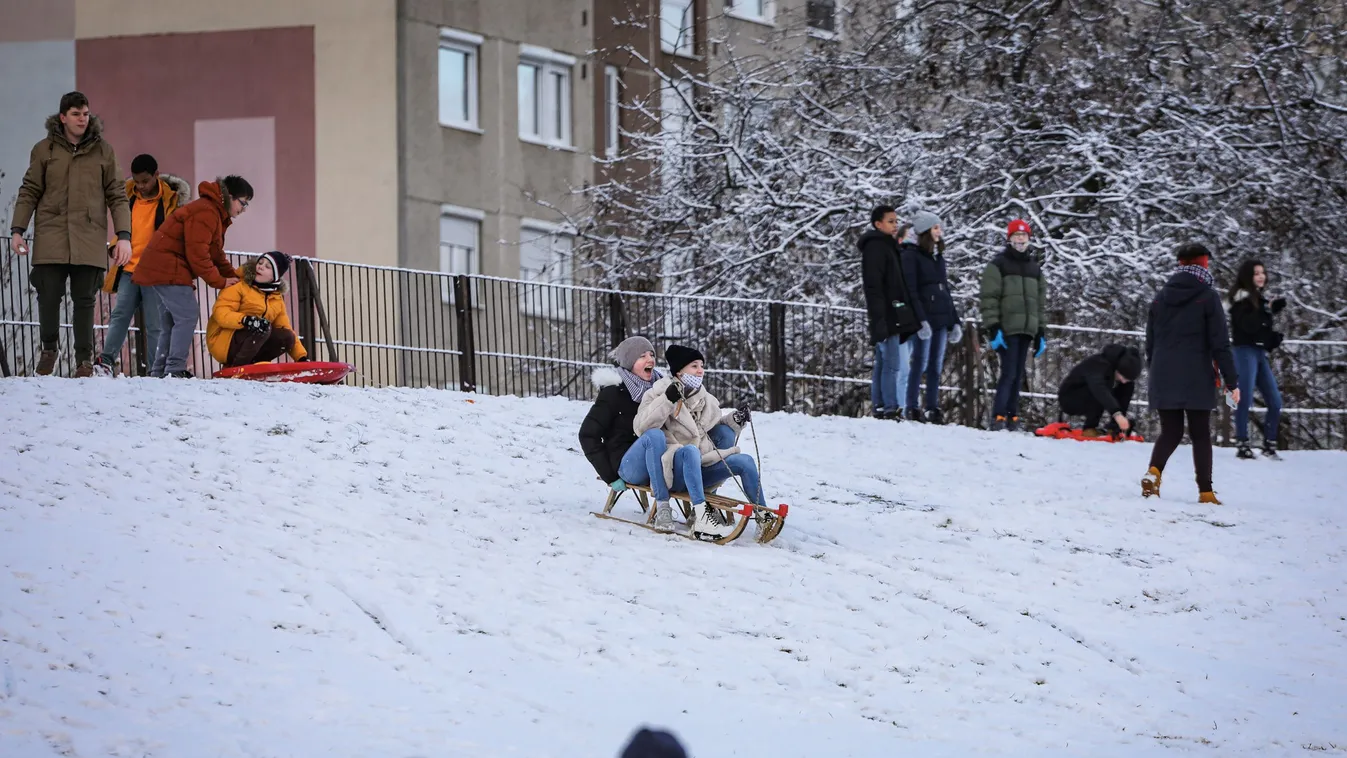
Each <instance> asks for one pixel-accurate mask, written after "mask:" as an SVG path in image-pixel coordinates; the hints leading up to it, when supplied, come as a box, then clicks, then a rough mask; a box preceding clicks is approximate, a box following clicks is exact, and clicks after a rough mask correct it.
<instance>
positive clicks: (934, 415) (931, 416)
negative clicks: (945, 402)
mask: <svg viewBox="0 0 1347 758" xmlns="http://www.w3.org/2000/svg"><path fill="white" fill-rule="evenodd" d="M926 423H928V424H943V423H945V421H944V415H943V414H941V413H940V409H939V408H931V409H930V410H928V411H926Z"/></svg>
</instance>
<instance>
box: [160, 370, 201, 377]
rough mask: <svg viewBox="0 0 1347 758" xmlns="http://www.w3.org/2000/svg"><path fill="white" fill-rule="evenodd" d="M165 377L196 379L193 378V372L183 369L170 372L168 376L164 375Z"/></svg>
mask: <svg viewBox="0 0 1347 758" xmlns="http://www.w3.org/2000/svg"><path fill="white" fill-rule="evenodd" d="M164 376H166V377H168V378H169V379H192V378H194V377H193V376H192V372H191V371H188V370H187V369H183V370H182V371H172V372H169V373H167V374H164Z"/></svg>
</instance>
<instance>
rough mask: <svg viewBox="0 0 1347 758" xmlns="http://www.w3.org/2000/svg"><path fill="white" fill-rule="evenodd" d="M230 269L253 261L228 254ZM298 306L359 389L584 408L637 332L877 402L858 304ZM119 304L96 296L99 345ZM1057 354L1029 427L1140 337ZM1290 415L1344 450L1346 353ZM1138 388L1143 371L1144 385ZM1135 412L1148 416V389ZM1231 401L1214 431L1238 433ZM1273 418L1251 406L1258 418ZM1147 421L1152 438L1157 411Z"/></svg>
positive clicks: (340, 294)
mask: <svg viewBox="0 0 1347 758" xmlns="http://www.w3.org/2000/svg"><path fill="white" fill-rule="evenodd" d="M0 245H3V249H0V363H3V364H4V365H0V369H3V370H4V371H5V373H6V374H8V373H16V374H19V375H28V374H31V373H32V371H33V367H34V366H35V364H36V359H37V355H38V353H39V352H40V345H39V344H38V342H39V340H38V334H37V316H36V313H37V309H36V298H35V296H34V294H33V293H32V290H31V288H30V287H29V286H28V283H27V282H28V278H27V277H28V261H29V259H28V258H26V257H19V256H14V255H11V254H9V250H8V241H7V240H5V241H3V242H0ZM230 256H231V258H232V260H233V261H234V262H235V264H236V265H241V264H242V262H243V261H244V260H246V259H247V258H248V257H249V256H248V255H247V254H241V253H231V254H230ZM288 277H289V281H288V284H289V288H288V289H289V292H288V294H287V306H288V308H290V313H291V320H292V321H293V322H294V323H295V326H296V328H297V329H298V330H299V333H300V337H301V339H303V340H304V343H305V345H306V346H307V347H308V348H309V350H310V353H311V354H312V355H313V357H314V358H315V359H328V360H342V361H346V362H349V363H352V364H354V365H355V366H356V371H355V372H353V373H352V374H351V375H349V376H348V377H347V379H346V380H345V381H346V383H347V384H352V385H359V386H402V387H439V388H449V389H458V390H463V391H469V392H482V393H487V394H495V395H506V394H512V395H542V396H553V395H560V396H564V397H568V398H572V399H588V398H590V397H592V396H593V394H594V389H593V387H592V386H591V384H590V374H591V372H592V371H593V369H594V368H596V367H599V366H605V365H608V361H607V358H606V356H607V353H608V351H609V350H610V349H611V347H612V346H613V345H614V344H616V343H617V342H618V341H620V340H622V339H623V338H625V337H626V336H629V335H633V334H640V335H643V336H646V337H648V338H650V340H651V341H652V342H653V343H654V344H655V346H656V348H657V349H658V350H660V351H661V352H662V351H663V349H664V348H665V347H667V346H668V345H669V344H671V343H675V342H681V343H687V344H692V345H695V346H697V347H698V348H699V349H701V350H702V352H703V353H705V354H706V357H707V362H708V365H709V368H710V369H711V372H710V373H709V374H708V378H707V382H708V388H709V389H710V390H711V391H712V392H714V393H715V394H717V395H718V396H720V397H722V398H723V399H726V400H729V401H731V402H737V401H738V400H740V399H743V398H749V399H751V400H752V402H754V404H755V405H756V406H757V407H761V408H766V409H769V410H774V411H790V412H799V413H808V414H813V415H820V414H838V415H848V416H859V415H864V414H867V413H868V412H869V410H870V379H869V377H870V370H871V367H872V365H873V364H872V360H873V355H872V348H871V346H870V344H869V340H868V335H867V329H866V315H865V312H864V310H863V309H861V308H851V307H841V306H824V305H815V304H809V303H785V302H770V301H765V300H745V299H726V298H716V297H688V296H679V295H670V294H663V293H650V292H620V291H615V290H607V289H598V288H592V287H581V286H572V285H562V284H548V283H538V282H529V281H519V280H513V279H501V278H494V277H488V276H476V275H456V274H447V273H440V272H433V271H416V270H410V269H400V268H389V267H379V266H369V265H362V264H353V263H340V262H335V261H327V260H320V259H302V258H301V259H296V260H295V265H294V266H293V267H292V268H291V271H290V273H289V275H288ZM198 292H199V293H200V295H201V321H200V324H199V326H198V344H197V345H196V346H195V347H194V349H193V351H192V358H191V360H192V364H191V367H192V370H193V371H194V372H195V373H196V374H197V375H198V376H209V375H210V374H211V373H213V372H214V371H215V370H217V369H218V364H216V363H215V362H214V361H213V360H212V359H211V357H210V355H209V353H208V352H207V351H206V349H205V346H204V333H205V325H206V321H207V319H208V318H209V315H210V309H211V308H212V307H213V305H214V302H215V297H216V294H217V293H216V291H215V290H213V289H211V288H210V287H208V286H206V285H205V284H204V283H198ZM114 303H115V295H106V294H100V297H99V301H98V311H97V318H96V324H97V326H96V327H95V328H96V337H95V342H96V346H97V347H98V348H99V349H101V347H102V335H103V333H104V331H105V329H106V327H105V325H106V323H107V319H108V315H109V314H110V313H111V308H112V306H113V304H114ZM69 324H70V319H69V302H68V300H67V303H66V310H65V311H63V319H62V348H63V349H62V359H63V360H62V362H61V364H60V366H59V368H58V373H61V374H63V375H70V374H71V373H73V370H74V365H73V356H72V355H71V348H70V346H71V340H70V337H71V328H70V326H69ZM976 326H977V325H976V324H974V323H971V322H970V323H968V324H966V325H965V329H964V331H965V337H964V339H963V340H962V341H961V342H960V343H958V344H955V345H951V346H949V348H948V350H947V352H946V360H945V370H944V379H943V381H942V389H941V393H940V394H941V406H942V409H943V410H944V413H945V417H946V419H948V420H950V421H951V422H954V423H960V424H964V425H968V426H983V425H985V423H986V421H987V417H988V414H989V411H990V409H989V406H990V402H991V396H992V393H993V388H994V385H995V381H996V370H997V369H996V360H997V359H996V357H995V355H994V354H993V353H990V352H989V351H987V350H985V349H984V348H983V347H982V346H981V345H980V344H979V343H978V340H977V339H975V337H974V335H975V334H976ZM1047 333H1048V339H1049V349H1048V351H1047V352H1046V353H1045V354H1044V356H1043V357H1042V358H1037V359H1034V358H1031V359H1030V362H1029V369H1028V372H1027V376H1026V378H1025V386H1024V393H1025V394H1024V396H1023V397H1024V402H1023V403H1022V410H1021V415H1022V417H1023V418H1024V420H1025V421H1026V422H1027V423H1029V424H1041V423H1044V422H1047V421H1054V420H1057V407H1056V387H1057V383H1058V382H1059V381H1060V380H1061V378H1062V377H1063V376H1065V375H1066V373H1067V371H1069V370H1070V368H1071V367H1072V366H1073V365H1075V363H1076V362H1078V361H1080V360H1082V359H1084V358H1085V357H1087V356H1088V355H1090V354H1091V353H1093V352H1096V351H1098V350H1099V349H1100V348H1101V347H1102V346H1103V345H1104V344H1106V343H1108V342H1122V343H1124V344H1133V345H1136V346H1138V347H1140V346H1141V342H1142V335H1141V334H1140V333H1138V332H1129V331H1117V330H1101V329H1091V328H1086V327H1078V326H1050V327H1048V330H1047ZM138 334H139V328H138V325H137V326H136V328H133V330H132V333H131V335H132V336H131V338H129V339H128V340H127V342H128V345H127V346H126V347H123V349H122V351H121V366H122V372H123V373H126V374H128V375H140V374H143V373H144V362H145V351H144V348H143V347H142V346H139V345H138V343H137V339H136V337H137V335H138ZM1273 363H1274V369H1275V371H1276V373H1277V377H1278V380H1279V382H1280V385H1281V391H1282V395H1283V399H1284V405H1285V408H1284V410H1283V416H1282V428H1283V431H1282V433H1281V434H1280V435H1279V437H1280V442H1281V443H1282V444H1283V445H1284V446H1287V447H1298V448H1320V449H1322V448H1347V343H1344V342H1322V341H1294V340H1292V341H1288V342H1286V343H1284V345H1283V348H1282V349H1280V350H1278V351H1276V352H1275V353H1274V354H1273ZM1143 379H1144V377H1143ZM1139 390H1140V392H1139V393H1138V395H1139V396H1138V398H1137V399H1136V401H1135V405H1134V408H1135V409H1138V410H1140V409H1142V408H1144V407H1145V397H1144V395H1145V387H1144V381H1143V386H1142V387H1140V388H1139ZM1220 407H1221V408H1222V414H1221V420H1220V429H1219V431H1218V438H1219V439H1220V440H1221V441H1222V442H1229V441H1230V440H1231V439H1232V438H1233V421H1232V419H1231V418H1230V417H1231V414H1230V412H1229V411H1228V410H1227V409H1225V406H1224V405H1221V406H1220ZM1261 414H1262V411H1261V409H1260V408H1259V407H1257V406H1255V409H1254V415H1255V418H1259V417H1261ZM1137 415H1138V416H1139V417H1140V428H1141V431H1142V432H1143V433H1144V434H1147V435H1148V436H1149V435H1150V434H1151V433H1153V432H1154V429H1153V428H1151V426H1150V425H1151V424H1152V423H1153V421H1152V420H1151V419H1150V418H1149V414H1144V413H1138V414H1137Z"/></svg>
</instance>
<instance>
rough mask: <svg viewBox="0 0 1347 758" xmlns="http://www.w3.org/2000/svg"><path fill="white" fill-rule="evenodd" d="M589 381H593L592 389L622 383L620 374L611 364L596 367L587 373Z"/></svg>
mask: <svg viewBox="0 0 1347 758" xmlns="http://www.w3.org/2000/svg"><path fill="white" fill-rule="evenodd" d="M589 381H591V382H593V383H594V389H598V390H601V389H603V388H604V387H612V386H615V385H618V384H621V383H622V375H621V374H619V373H618V372H617V369H615V368H612V367H611V366H604V367H602V368H596V369H594V371H593V372H592V373H591V374H590V375H589Z"/></svg>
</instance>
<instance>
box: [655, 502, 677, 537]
mask: <svg viewBox="0 0 1347 758" xmlns="http://www.w3.org/2000/svg"><path fill="white" fill-rule="evenodd" d="M654 527H655V530H656V531H660V532H672V531H673V509H672V508H670V507H669V501H668V500H662V501H660V502H657V503H655V523H654Z"/></svg>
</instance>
